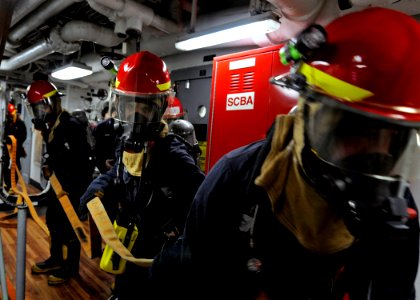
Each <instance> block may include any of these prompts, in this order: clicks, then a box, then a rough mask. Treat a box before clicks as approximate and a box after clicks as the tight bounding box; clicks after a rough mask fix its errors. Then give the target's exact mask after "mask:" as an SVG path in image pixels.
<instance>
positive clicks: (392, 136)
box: [180, 8, 420, 300]
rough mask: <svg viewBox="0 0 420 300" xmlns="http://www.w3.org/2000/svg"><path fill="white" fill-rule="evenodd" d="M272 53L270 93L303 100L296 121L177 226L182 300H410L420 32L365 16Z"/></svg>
mask: <svg viewBox="0 0 420 300" xmlns="http://www.w3.org/2000/svg"><path fill="white" fill-rule="evenodd" d="M280 55H281V60H282V61H283V62H285V63H291V72H290V73H288V74H285V75H282V76H277V77H275V78H274V79H273V83H275V84H278V85H280V88H292V89H295V90H297V91H298V92H299V94H300V97H299V102H298V107H297V111H296V112H295V113H294V114H289V115H278V116H277V117H276V119H275V121H274V123H273V126H272V128H271V129H270V131H269V133H268V136H267V138H266V139H265V140H262V141H257V142H255V143H253V144H250V145H246V146H244V147H242V148H239V149H236V150H234V151H233V152H231V153H229V154H227V155H225V156H224V157H223V158H221V159H220V160H219V161H218V163H217V164H216V165H215V166H214V167H213V168H212V170H210V172H209V173H208V175H207V176H206V179H205V180H204V182H203V184H202V185H201V186H200V188H199V190H198V192H197V194H196V196H195V198H194V201H193V204H192V206H191V210H190V213H189V215H188V217H187V222H186V225H185V231H184V233H185V238H184V244H183V245H184V247H183V248H182V249H181V250H182V254H183V256H182V258H183V260H182V261H181V262H184V261H188V262H189V265H190V266H192V267H191V276H189V277H188V279H187V280H188V285H189V287H191V289H189V291H191V294H192V295H185V297H184V298H183V299H186V298H191V299H219V298H220V297H222V298H224V299H296V300H297V299H299V300H309V299H311V300H315V299H316V300H325V299H331V300H332V299H334V300H360V299H372V300H402V299H404V300H414V299H415V285H414V282H415V278H416V272H417V267H418V255H419V222H418V216H417V212H418V211H417V207H416V203H415V201H414V198H413V195H412V194H411V192H410V181H411V180H413V179H415V178H418V173H419V170H420V168H418V160H419V154H420V151H419V143H418V139H419V128H420V93H419V91H418V87H419V86H420V76H417V71H418V70H419V69H420V25H419V24H418V22H417V21H416V20H415V19H413V18H412V17H410V16H407V15H405V14H403V13H401V12H397V11H393V10H388V9H384V8H369V9H366V10H363V11H359V12H353V13H349V14H347V15H344V16H342V17H339V18H337V19H336V20H334V21H332V22H331V23H330V24H328V25H327V26H325V28H324V27H321V26H319V25H313V26H310V27H309V28H308V29H307V30H305V31H303V32H302V33H301V34H300V35H298V36H297V37H296V38H294V39H292V40H290V42H288V43H287V44H286V45H285V48H283V49H282V50H281V51H280ZM188 250H190V251H188ZM185 254H188V255H185ZM189 258H190V260H189ZM184 281H186V279H185V278H184ZM180 282H181V281H180ZM183 292H185V290H183ZM187 292H188V291H187ZM221 295H222V296H221ZM189 296H191V297H189Z"/></svg>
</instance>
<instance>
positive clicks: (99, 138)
mask: <svg viewBox="0 0 420 300" xmlns="http://www.w3.org/2000/svg"><path fill="white" fill-rule="evenodd" d="M92 135H93V137H94V138H95V158H96V166H97V167H98V169H99V172H100V173H101V174H103V173H105V172H107V171H108V167H107V166H106V160H108V159H110V160H115V151H116V146H117V130H116V129H115V128H114V119H113V118H109V119H107V120H103V121H101V122H99V123H98V125H96V127H95V128H94V129H93V132H92Z"/></svg>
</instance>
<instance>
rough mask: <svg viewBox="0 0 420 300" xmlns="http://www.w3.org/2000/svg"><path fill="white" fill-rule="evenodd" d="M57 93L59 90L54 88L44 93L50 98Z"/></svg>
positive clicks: (45, 96)
mask: <svg viewBox="0 0 420 300" xmlns="http://www.w3.org/2000/svg"><path fill="white" fill-rule="evenodd" d="M55 94H57V90H52V91H51V92H48V93H46V94H44V95H42V96H43V97H44V98H49V97H51V96H54V95H55Z"/></svg>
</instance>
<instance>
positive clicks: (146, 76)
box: [115, 51, 171, 94]
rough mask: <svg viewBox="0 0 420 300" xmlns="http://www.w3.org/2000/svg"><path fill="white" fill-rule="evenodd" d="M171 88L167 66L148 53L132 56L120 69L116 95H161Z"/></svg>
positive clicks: (116, 83) (116, 82)
mask: <svg viewBox="0 0 420 300" xmlns="http://www.w3.org/2000/svg"><path fill="white" fill-rule="evenodd" d="M170 88H171V79H170V76H169V72H168V69H167V67H166V64H165V63H164V62H163V60H161V59H160V58H159V57H158V56H156V55H154V54H152V53H150V52H148V51H140V52H137V53H135V54H133V55H130V56H129V57H127V58H126V59H125V60H124V61H123V62H122V63H121V66H120V67H119V68H118V73H117V78H116V80H115V92H116V93H120V94H159V93H165V92H167V91H169V90H170Z"/></svg>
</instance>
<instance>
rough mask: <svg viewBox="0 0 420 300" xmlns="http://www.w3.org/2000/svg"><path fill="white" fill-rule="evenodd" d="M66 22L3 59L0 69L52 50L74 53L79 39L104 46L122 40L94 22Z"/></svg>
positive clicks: (5, 69)
mask: <svg viewBox="0 0 420 300" xmlns="http://www.w3.org/2000/svg"><path fill="white" fill-rule="evenodd" d="M67 24H68V25H67ZM67 24H66V25H64V27H63V28H61V30H59V29H58V28H56V29H54V30H52V31H51V33H50V37H49V38H48V39H46V40H44V41H41V42H39V43H37V44H36V45H34V46H32V47H29V48H28V49H25V50H24V51H22V52H20V53H19V54H16V55H14V56H12V57H11V58H9V59H3V60H2V61H1V65H0V70H4V71H11V70H16V69H18V68H20V67H22V66H24V65H26V64H29V63H31V62H34V61H36V60H38V59H41V58H44V57H45V56H47V55H50V54H52V53H54V52H58V53H61V54H65V55H67V54H71V53H74V52H76V51H79V49H80V43H77V42H78V41H81V40H89V41H93V40H94V41H96V42H97V43H98V44H100V45H103V46H106V47H112V46H116V45H118V44H119V43H120V42H121V41H122V39H121V38H118V37H117V36H116V35H115V33H114V32H113V31H112V30H111V29H105V28H102V27H99V26H97V25H95V24H91V23H88V22H82V21H74V22H73V21H71V22H69V23H67Z"/></svg>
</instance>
